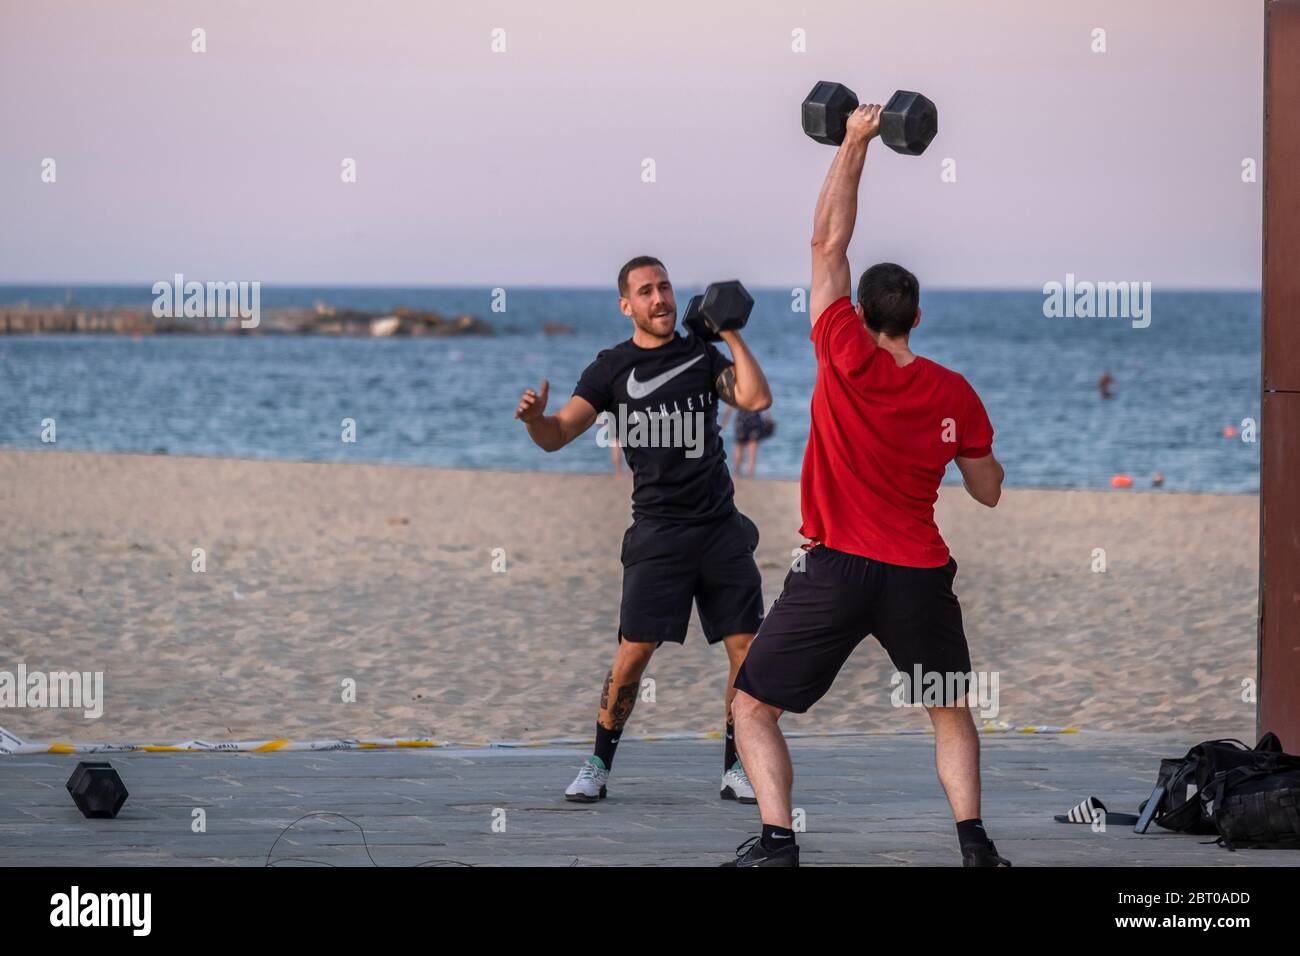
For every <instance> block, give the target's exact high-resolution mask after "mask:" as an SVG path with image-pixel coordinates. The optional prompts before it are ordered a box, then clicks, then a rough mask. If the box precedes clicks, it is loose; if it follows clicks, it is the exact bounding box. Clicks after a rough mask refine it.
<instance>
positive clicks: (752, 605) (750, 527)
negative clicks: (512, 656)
mask: <svg viewBox="0 0 1300 956" xmlns="http://www.w3.org/2000/svg"><path fill="white" fill-rule="evenodd" d="M618 292H619V308H620V309H621V310H622V312H623V314H624V315H626V316H627V317H628V318H630V319H631V320H632V325H633V331H632V337H631V338H630V339H628V340H627V341H625V342H621V343H619V344H618V345H616V346H614V347H613V348H611V349H606V350H605V351H603V352H601V353H600V354H599V355H597V356H596V360H595V361H594V362H592V363H591V364H590V365H589V366H587V369H586V370H585V371H584V372H583V373H582V377H581V378H580V379H579V380H578V384H577V386H576V387H575V388H574V390H573V397H572V398H570V399H569V401H568V402H566V403H565V405H564V407H563V408H561V409H560V410H559V411H558V412H556V413H555V414H554V415H547V414H546V400H547V397H548V394H549V391H550V386H549V383H548V382H542V387H541V393H540V394H538V393H537V392H535V391H533V390H532V389H531V388H530V389H528V390H527V391H525V392H524V394H523V398H522V399H521V400H520V402H519V407H518V408H517V409H516V410H515V417H516V418H518V419H520V420H521V421H522V422H524V424H525V425H527V426H528V434H529V436H530V437H531V438H532V439H533V441H534V442H535V443H536V444H537V445H538V446H539V447H540V448H542V449H544V450H545V451H557V450H559V449H560V448H563V447H564V446H565V445H567V444H568V443H569V442H571V441H573V440H574V439H575V438H577V437H578V436H579V435H581V434H582V433H583V432H585V431H586V430H587V429H588V428H590V427H591V425H592V423H593V422H595V420H596V416H597V415H599V414H600V413H601V412H608V419H609V422H610V426H609V427H610V428H611V430H614V429H616V430H617V431H616V432H615V433H616V435H617V440H618V443H619V444H620V445H621V446H622V448H623V453H624V455H625V457H626V458H627V464H628V468H630V469H631V471H632V477H633V488H632V526H631V527H630V528H628V529H627V531H626V533H625V534H624V535H623V551H622V560H623V602H622V607H621V609H620V612H619V626H618V636H619V642H618V650H617V652H616V653H615V655H614V663H613V666H612V667H611V668H610V670H609V673H608V675H607V676H606V677H605V687H604V689H603V690H602V691H601V695H600V710H599V712H598V714H597V718H596V752H595V754H593V755H592V756H591V757H589V758H588V759H587V761H586V763H584V764H583V766H582V769H581V770H580V771H579V773H578V776H577V779H575V780H574V781H573V783H572V784H571V785H570V786H569V788H568V789H567V790H565V792H564V796H565V798H566V799H568V800H575V801H579V802H584V803H591V802H595V801H597V800H600V799H602V798H603V797H604V796H605V790H606V783H607V781H608V779H609V771H610V768H611V767H612V766H613V762H614V750H615V748H616V747H617V746H618V741H619V737H620V735H621V734H622V732H623V726H624V725H625V724H626V723H627V719H628V716H629V715H630V714H631V713H632V706H633V705H634V704H635V703H636V697H637V693H638V691H639V690H640V686H641V675H642V673H643V672H644V671H645V668H646V665H647V664H648V663H649V661H650V656H651V655H652V654H653V653H654V651H655V648H657V647H658V646H659V645H660V644H662V643H663V642H664V641H672V642H673V643H677V644H681V643H683V642H684V641H685V640H686V627H687V625H688V624H689V623H690V617H691V602H692V601H694V602H695V606H696V609H697V610H698V611H699V615H700V625H701V626H702V627H703V629H704V637H705V639H706V640H707V641H708V642H709V643H710V644H716V643H718V642H719V641H721V642H722V644H723V646H724V647H725V648H726V649H727V658H728V660H729V662H730V665H731V669H730V673H729V675H728V677H727V692H726V747H725V753H724V756H723V777H722V789H721V794H722V798H723V799H724V800H739V801H740V802H742V803H753V802H754V791H753V788H752V787H751V786H750V785H749V780H748V778H747V777H746V776H745V771H744V768H743V767H742V766H741V763H740V760H739V757H738V756H737V754H736V745H735V734H734V732H733V730H732V722H731V700H732V697H733V696H734V694H735V691H734V690H733V688H732V683H733V682H734V680H735V677H736V671H737V669H739V667H740V665H741V663H742V662H743V661H744V659H745V652H746V651H747V650H748V649H749V643H750V641H752V640H753V639H754V633H755V632H756V631H757V630H758V625H759V623H760V622H761V621H762V619H763V590H762V580H761V578H760V575H759V572H758V565H757V564H755V562H754V549H755V548H756V547H757V546H758V529H757V528H756V527H755V526H754V523H753V522H752V521H750V520H749V519H748V518H746V517H745V516H744V515H742V514H741V513H740V512H739V511H737V510H736V505H735V503H734V502H733V501H732V494H733V491H734V489H733V487H732V484H731V475H730V473H729V472H728V471H727V458H726V453H725V452H724V451H723V448H722V435H721V432H720V430H719V428H718V408H717V400H718V399H722V401H724V402H727V403H728V404H730V405H733V406H735V407H736V408H738V409H741V410H742V411H761V410H763V409H765V408H767V407H768V406H769V405H771V404H772V393H771V391H770V390H769V389H768V386H767V379H766V378H765V377H764V376H763V370H762V369H760V368H759V367H758V362H757V361H755V359H754V356H753V355H752V354H751V353H750V351H749V349H748V348H747V347H746V346H745V343H744V341H743V340H742V339H741V337H740V333H739V332H723V333H722V339H723V341H724V342H726V343H727V346H728V348H729V349H730V350H731V355H732V358H731V360H728V359H727V358H725V357H724V356H723V355H722V353H721V352H719V351H718V349H717V348H716V347H715V346H714V345H712V344H711V343H710V342H707V341H704V340H703V339H701V338H700V337H699V336H697V335H695V334H694V333H691V334H689V335H686V336H682V335H679V334H678V333H677V329H676V326H677V303H676V300H675V298H674V297H673V286H672V283H671V282H670V281H669V280H668V271H667V270H666V269H665V268H664V266H663V263H662V262H660V261H659V260H658V259H654V258H652V257H650V256H639V257H637V258H635V259H633V260H631V261H630V262H628V263H627V264H626V265H625V266H623V268H622V269H621V270H619V274H618Z"/></svg>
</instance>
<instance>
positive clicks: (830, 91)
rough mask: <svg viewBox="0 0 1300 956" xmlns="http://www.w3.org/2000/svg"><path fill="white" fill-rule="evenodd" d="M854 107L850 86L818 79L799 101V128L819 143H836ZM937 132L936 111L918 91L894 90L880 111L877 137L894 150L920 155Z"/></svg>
mask: <svg viewBox="0 0 1300 956" xmlns="http://www.w3.org/2000/svg"><path fill="white" fill-rule="evenodd" d="M857 108H858V98H857V96H856V95H855V94H854V92H853V91H852V90H851V89H849V88H848V87H847V86H845V85H844V84H843V83H828V82H826V81H825V80H822V81H821V82H819V83H818V84H817V85H816V86H814V87H813V88H812V92H811V93H809V94H808V98H807V99H805V100H804V101H803V131H804V132H805V133H807V134H808V135H809V136H811V137H812V138H813V139H815V140H817V142H819V143H825V144H827V145H828V146H838V145H839V144H840V143H842V142H844V131H845V124H846V123H847V121H848V118H849V114H850V113H852V112H853V111H854V110H856V109H857ZM938 131H939V110H938V108H937V107H936V106H935V105H934V103H932V102H931V101H930V100H929V99H927V98H926V97H924V96H922V95H921V94H920V93H911V92H908V91H907V90H898V91H897V92H895V93H894V95H893V96H891V97H890V98H889V102H888V103H886V104H885V108H884V109H883V110H882V111H881V113H880V138H881V140H882V141H883V142H884V144H885V145H886V146H888V147H889V148H890V149H892V150H894V151H895V152H898V153H903V154H905V155H908V156H920V155H921V154H922V153H924V152H925V148H926V147H927V146H929V145H930V140H932V139H934V134H935V133H937V132H938Z"/></svg>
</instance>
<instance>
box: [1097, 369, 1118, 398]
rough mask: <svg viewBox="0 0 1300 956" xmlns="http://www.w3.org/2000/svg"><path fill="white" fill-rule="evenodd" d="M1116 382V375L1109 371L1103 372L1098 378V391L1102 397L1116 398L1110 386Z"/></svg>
mask: <svg viewBox="0 0 1300 956" xmlns="http://www.w3.org/2000/svg"><path fill="white" fill-rule="evenodd" d="M1113 384H1115V379H1114V377H1113V376H1112V375H1111V374H1110V372H1109V371H1106V372H1103V373H1102V376H1101V378H1099V379H1098V380H1097V391H1098V393H1099V394H1100V395H1101V397H1102V398H1114V397H1115V396H1114V394H1112V392H1111V390H1110V387H1111V386H1112V385H1113Z"/></svg>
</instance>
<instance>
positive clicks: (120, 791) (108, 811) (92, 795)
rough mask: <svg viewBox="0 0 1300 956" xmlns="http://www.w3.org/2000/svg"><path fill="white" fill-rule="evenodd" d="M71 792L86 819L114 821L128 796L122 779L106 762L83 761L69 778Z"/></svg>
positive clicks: (68, 784) (68, 786)
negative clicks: (112, 819) (108, 819)
mask: <svg viewBox="0 0 1300 956" xmlns="http://www.w3.org/2000/svg"><path fill="white" fill-rule="evenodd" d="M67 788H68V793H70V794H72V800H73V802H74V803H75V804H76V805H77V809H78V810H80V811H81V815H82V816H85V817H95V818H100V817H102V818H112V817H115V816H117V812H118V811H119V810H121V809H122V804H124V803H126V798H127V796H128V794H127V792H126V787H125V786H123V785H122V778H121V777H119V776H118V775H117V771H116V770H114V769H113V765H112V764H111V763H109V762H107V761H104V760H83V761H81V762H80V763H79V764H77V769H76V770H74V771H72V776H71V777H69V778H68V783H67Z"/></svg>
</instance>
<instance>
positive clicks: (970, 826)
mask: <svg viewBox="0 0 1300 956" xmlns="http://www.w3.org/2000/svg"><path fill="white" fill-rule="evenodd" d="M957 842H958V843H959V844H961V845H962V846H970V845H971V844H975V845H977V846H986V845H987V844H988V842H989V835H988V834H987V833H985V832H984V821H983V820H981V819H980V818H979V817H971V819H969V820H958V821H957Z"/></svg>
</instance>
